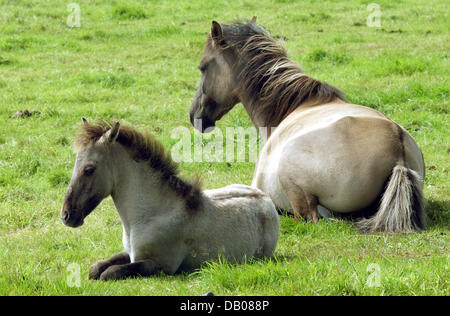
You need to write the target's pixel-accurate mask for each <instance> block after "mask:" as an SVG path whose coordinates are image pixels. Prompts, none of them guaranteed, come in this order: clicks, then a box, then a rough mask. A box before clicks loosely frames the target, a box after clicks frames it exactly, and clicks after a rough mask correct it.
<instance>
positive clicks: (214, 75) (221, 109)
mask: <svg viewBox="0 0 450 316" xmlns="http://www.w3.org/2000/svg"><path fill="white" fill-rule="evenodd" d="M224 26H225V25H224ZM225 31H226V30H225ZM229 44H230V43H227V41H226V39H225V37H224V29H223V28H222V26H221V25H220V24H219V23H217V22H215V21H213V22H212V27H211V33H210V34H209V35H208V39H207V41H206V45H205V52H204V56H203V58H202V60H201V62H200V65H199V69H200V71H201V74H202V77H201V81H200V84H199V86H198V88H197V92H196V94H195V97H194V100H193V102H192V105H191V109H190V110H189V115H190V118H191V123H192V124H193V125H194V127H195V128H197V129H198V130H200V131H201V132H208V131H211V130H212V129H213V128H214V126H215V122H216V121H218V120H220V118H222V116H223V115H224V114H226V113H227V112H228V111H230V110H231V109H232V108H233V106H234V105H235V104H237V103H238V102H239V101H240V100H239V97H238V95H237V93H236V82H235V78H234V74H233V66H234V63H235V61H236V58H237V56H236V51H235V49H234V48H233V47H232V46H231V45H229Z"/></svg>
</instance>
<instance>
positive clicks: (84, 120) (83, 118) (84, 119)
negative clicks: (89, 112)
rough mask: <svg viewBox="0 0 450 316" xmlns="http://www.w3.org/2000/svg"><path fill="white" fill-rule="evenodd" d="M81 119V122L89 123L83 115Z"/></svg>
mask: <svg viewBox="0 0 450 316" xmlns="http://www.w3.org/2000/svg"><path fill="white" fill-rule="evenodd" d="M81 119H82V120H83V124H89V123H88V121H87V120H86V118H85V117H82V118H81Z"/></svg>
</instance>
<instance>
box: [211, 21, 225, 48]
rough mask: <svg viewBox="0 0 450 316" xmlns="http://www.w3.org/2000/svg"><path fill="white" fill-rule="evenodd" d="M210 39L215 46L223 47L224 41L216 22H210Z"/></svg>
mask: <svg viewBox="0 0 450 316" xmlns="http://www.w3.org/2000/svg"><path fill="white" fill-rule="evenodd" d="M211 38H212V39H213V40H214V43H215V44H216V45H217V46H219V47H220V46H225V40H224V39H223V32H222V27H221V26H220V24H219V23H217V22H216V21H212V25H211Z"/></svg>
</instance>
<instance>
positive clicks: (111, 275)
mask: <svg viewBox="0 0 450 316" xmlns="http://www.w3.org/2000/svg"><path fill="white" fill-rule="evenodd" d="M119 270H120V267H119V266H110V267H109V268H108V269H106V270H105V272H103V273H102V274H101V275H100V281H109V280H119V279H123V277H122V276H121V275H120V272H119Z"/></svg>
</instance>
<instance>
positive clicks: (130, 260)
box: [61, 119, 280, 280]
mask: <svg viewBox="0 0 450 316" xmlns="http://www.w3.org/2000/svg"><path fill="white" fill-rule="evenodd" d="M83 121H84V123H83V124H82V126H81V133H80V134H79V135H78V137H77V138H76V147H77V152H78V153H77V158H76V162H75V167H74V170H73V174H72V179H71V182H70V185H69V189H68V191H67V194H66V197H65V199H64V203H63V207H62V211H61V217H62V221H63V222H64V224H65V225H67V226H70V227H78V226H81V225H82V224H83V220H84V218H85V217H86V216H87V215H89V213H90V212H92V211H93V210H94V209H95V208H96V207H97V205H99V204H100V202H101V201H102V200H103V199H104V198H106V197H107V196H109V195H111V196H112V199H113V201H114V204H115V206H116V208H117V211H118V212H119V216H120V219H121V222H122V228H123V247H124V251H123V252H121V253H119V254H116V255H114V256H113V257H111V258H110V259H108V260H102V261H99V262H97V263H95V264H94V265H92V267H91V269H90V271H89V278H91V279H100V280H117V279H124V278H128V277H135V276H138V275H139V276H148V275H152V274H155V273H157V272H159V271H163V272H165V273H167V274H173V273H176V272H179V271H192V270H194V269H197V268H199V267H200V266H201V265H202V263H204V262H205V261H209V260H216V259H218V257H219V256H222V257H224V258H225V259H227V260H230V261H233V262H242V261H243V260H245V259H250V258H252V257H254V258H264V257H267V258H270V257H271V256H272V254H273V252H274V250H275V247H276V244H277V240H278V230H279V226H280V222H279V218H278V214H277V211H276V210H275V206H274V204H273V203H272V200H271V199H270V198H269V197H268V196H266V195H265V194H264V193H263V192H262V191H260V190H258V189H256V188H252V187H249V186H245V185H239V184H233V185H229V186H227V187H224V188H221V189H215V190H206V191H201V190H200V187H199V185H198V184H190V183H187V182H185V181H183V180H182V179H180V178H179V177H178V172H177V165H176V164H175V163H174V162H173V160H172V159H171V158H170V155H169V153H168V152H166V151H165V150H164V148H163V146H162V145H161V144H160V143H159V142H157V141H156V139H155V138H154V137H153V136H152V135H150V134H142V133H140V132H138V131H137V130H135V129H134V128H132V127H129V126H123V127H121V126H120V124H119V122H117V123H115V124H109V123H99V124H96V125H91V124H89V123H88V122H87V121H86V120H85V119H83Z"/></svg>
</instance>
